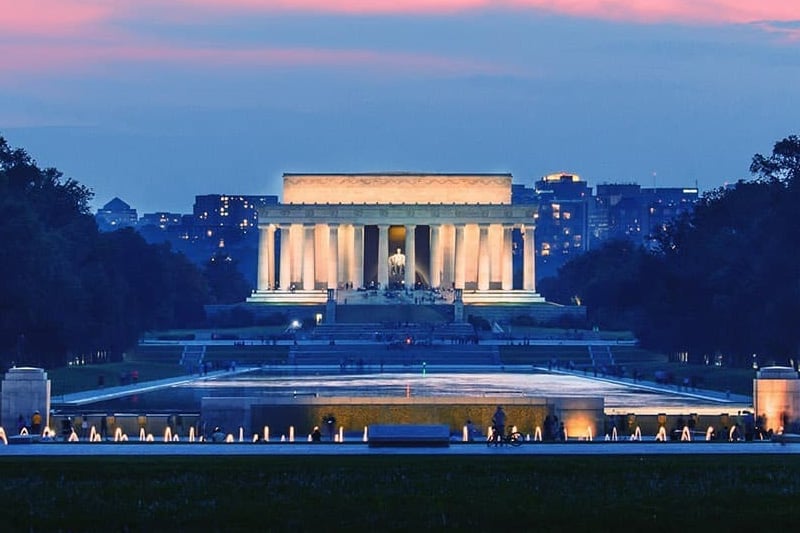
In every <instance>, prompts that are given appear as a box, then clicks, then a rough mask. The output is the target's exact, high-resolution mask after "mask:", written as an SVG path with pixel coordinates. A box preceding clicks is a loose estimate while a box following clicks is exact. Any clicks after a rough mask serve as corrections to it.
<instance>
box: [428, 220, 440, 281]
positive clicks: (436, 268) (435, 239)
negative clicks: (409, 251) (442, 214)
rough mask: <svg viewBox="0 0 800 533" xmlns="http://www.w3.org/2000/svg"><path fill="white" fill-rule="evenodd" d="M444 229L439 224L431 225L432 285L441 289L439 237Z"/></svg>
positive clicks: (430, 275)
mask: <svg viewBox="0 0 800 533" xmlns="http://www.w3.org/2000/svg"><path fill="white" fill-rule="evenodd" d="M441 229H442V227H441V226H440V225H439V224H431V225H430V231H431V239H430V243H431V244H430V246H431V252H430V259H431V264H430V273H429V274H428V276H429V278H430V284H431V287H432V288H435V289H436V288H440V287H441V286H442V248H441V245H440V244H439V240H440V239H439V237H440V235H441Z"/></svg>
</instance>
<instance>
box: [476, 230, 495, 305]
mask: <svg viewBox="0 0 800 533" xmlns="http://www.w3.org/2000/svg"><path fill="white" fill-rule="evenodd" d="M478 230H479V232H480V233H479V235H478V290H479V291H488V290H489V280H490V279H491V277H492V276H491V274H492V273H491V271H490V269H491V261H490V258H489V225H488V224H479V225H478Z"/></svg>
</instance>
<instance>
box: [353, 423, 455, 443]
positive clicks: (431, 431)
mask: <svg viewBox="0 0 800 533" xmlns="http://www.w3.org/2000/svg"><path fill="white" fill-rule="evenodd" d="M367 442H368V444H369V446H370V448H381V447H383V448H385V447H436V448H439V447H441V448H446V447H448V446H450V428H449V427H448V426H446V425H443V424H430V425H420V424H381V425H374V426H369V427H368V428H367Z"/></svg>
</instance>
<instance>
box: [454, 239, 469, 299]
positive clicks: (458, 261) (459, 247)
mask: <svg viewBox="0 0 800 533" xmlns="http://www.w3.org/2000/svg"><path fill="white" fill-rule="evenodd" d="M455 226H456V252H455V271H456V272H455V274H456V281H455V283H456V289H463V288H464V281H465V279H464V278H465V269H466V266H467V264H466V258H467V254H466V249H465V248H464V224H456V225H455Z"/></svg>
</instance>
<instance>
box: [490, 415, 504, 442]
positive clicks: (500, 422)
mask: <svg viewBox="0 0 800 533" xmlns="http://www.w3.org/2000/svg"><path fill="white" fill-rule="evenodd" d="M505 434H506V412H505V411H504V410H503V406H502V405H498V406H497V409H495V411H494V415H493V416H492V439H493V440H494V445H495V446H499V445H500V443H501V442H502V441H503V436H504V435H505Z"/></svg>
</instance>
